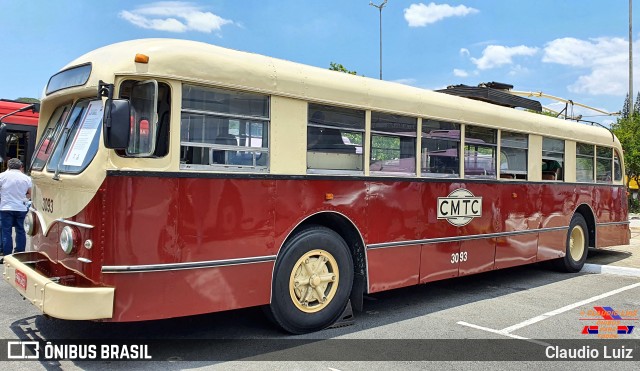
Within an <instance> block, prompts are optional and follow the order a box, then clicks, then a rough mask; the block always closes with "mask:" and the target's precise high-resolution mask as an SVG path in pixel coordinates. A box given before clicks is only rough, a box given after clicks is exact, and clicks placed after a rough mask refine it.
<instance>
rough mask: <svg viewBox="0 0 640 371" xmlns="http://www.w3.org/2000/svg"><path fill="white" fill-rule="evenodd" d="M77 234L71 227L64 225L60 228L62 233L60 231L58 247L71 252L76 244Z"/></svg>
mask: <svg viewBox="0 0 640 371" xmlns="http://www.w3.org/2000/svg"><path fill="white" fill-rule="evenodd" d="M77 236H78V234H77V233H76V231H75V229H74V228H73V227H71V226H66V227H64V228H62V233H60V247H61V248H62V251H64V252H65V253H67V254H71V252H72V251H73V248H74V247H75V245H76V241H77Z"/></svg>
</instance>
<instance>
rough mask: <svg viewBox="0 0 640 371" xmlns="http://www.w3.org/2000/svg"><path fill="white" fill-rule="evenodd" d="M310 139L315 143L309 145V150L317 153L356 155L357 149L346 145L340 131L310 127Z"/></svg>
mask: <svg viewBox="0 0 640 371" xmlns="http://www.w3.org/2000/svg"><path fill="white" fill-rule="evenodd" d="M308 137H309V139H310V140H314V139H315V141H314V142H311V143H309V145H308V150H310V151H315V152H332V153H356V147H355V146H350V145H348V144H345V143H344V141H343V140H342V133H340V130H338V129H328V128H318V127H313V126H312V127H309V131H308Z"/></svg>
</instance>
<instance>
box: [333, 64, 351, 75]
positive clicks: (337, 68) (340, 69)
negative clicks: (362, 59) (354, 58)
mask: <svg viewBox="0 0 640 371" xmlns="http://www.w3.org/2000/svg"><path fill="white" fill-rule="evenodd" d="M329 69H330V70H331V71H338V72H344V73H348V74H349V75H357V74H358V73H357V72H356V71H351V70H348V69H347V68H346V67H345V66H343V65H341V64H340V63H335V62H331V63H329Z"/></svg>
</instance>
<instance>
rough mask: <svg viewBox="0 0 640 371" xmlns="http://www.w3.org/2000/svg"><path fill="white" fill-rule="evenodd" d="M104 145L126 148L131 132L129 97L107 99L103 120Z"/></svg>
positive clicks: (113, 147)
mask: <svg viewBox="0 0 640 371" xmlns="http://www.w3.org/2000/svg"><path fill="white" fill-rule="evenodd" d="M102 128H103V132H104V146H105V147H107V148H111V149H126V148H127V147H128V146H129V135H130V132H131V108H130V104H129V101H128V100H127V99H107V102H106V107H105V110H104V118H103V120H102Z"/></svg>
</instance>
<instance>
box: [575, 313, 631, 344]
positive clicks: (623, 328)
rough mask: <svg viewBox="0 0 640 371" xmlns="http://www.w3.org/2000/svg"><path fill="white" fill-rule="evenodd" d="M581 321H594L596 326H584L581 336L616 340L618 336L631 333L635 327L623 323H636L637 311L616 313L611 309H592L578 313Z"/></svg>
mask: <svg viewBox="0 0 640 371" xmlns="http://www.w3.org/2000/svg"><path fill="white" fill-rule="evenodd" d="M580 316H581V317H582V318H580V320H581V321H596V326H592V325H589V326H584V327H583V328H582V334H584V335H598V338H603V339H617V338H618V335H629V334H631V333H633V329H634V328H635V326H629V325H623V324H622V322H623V321H637V320H638V310H637V309H636V310H625V311H621V312H618V311H616V310H614V309H613V308H612V307H593V309H589V310H586V311H585V310H581V311H580Z"/></svg>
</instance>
